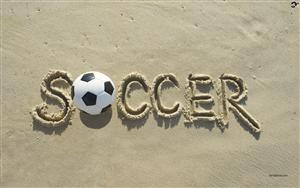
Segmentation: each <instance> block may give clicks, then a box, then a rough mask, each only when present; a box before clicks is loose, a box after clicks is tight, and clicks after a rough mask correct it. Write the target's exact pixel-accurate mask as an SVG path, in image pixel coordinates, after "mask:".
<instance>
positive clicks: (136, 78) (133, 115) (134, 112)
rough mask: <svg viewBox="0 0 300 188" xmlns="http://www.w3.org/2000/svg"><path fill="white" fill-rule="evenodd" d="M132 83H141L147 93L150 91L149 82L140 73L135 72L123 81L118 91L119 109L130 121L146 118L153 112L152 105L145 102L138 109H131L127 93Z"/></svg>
mask: <svg viewBox="0 0 300 188" xmlns="http://www.w3.org/2000/svg"><path fill="white" fill-rule="evenodd" d="M131 82H137V83H139V84H140V85H141V86H142V87H143V89H144V91H145V92H148V91H149V90H150V87H149V84H148V81H147V79H146V77H145V76H144V75H142V74H140V73H137V72H133V73H130V74H128V75H127V76H126V77H125V78H123V80H122V81H121V83H120V85H119V89H118V95H117V98H116V99H117V107H118V110H119V111H120V112H121V114H122V115H123V116H124V117H125V118H127V119H130V120H138V119H141V118H143V117H145V116H146V115H147V114H148V113H149V111H150V110H151V105H150V104H149V103H146V102H143V103H141V104H140V106H139V107H138V108H136V109H134V108H133V107H131V106H130V105H129V104H128V102H127V101H126V93H127V88H128V85H129V84H130V83H131Z"/></svg>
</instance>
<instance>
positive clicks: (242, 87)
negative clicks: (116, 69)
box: [220, 74, 261, 132]
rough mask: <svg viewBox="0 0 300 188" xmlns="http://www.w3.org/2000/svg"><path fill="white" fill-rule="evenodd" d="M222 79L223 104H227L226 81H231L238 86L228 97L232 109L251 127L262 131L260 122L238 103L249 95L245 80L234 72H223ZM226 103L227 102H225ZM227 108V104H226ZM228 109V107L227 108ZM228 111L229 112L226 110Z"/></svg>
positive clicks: (253, 129) (255, 130)
mask: <svg viewBox="0 0 300 188" xmlns="http://www.w3.org/2000/svg"><path fill="white" fill-rule="evenodd" d="M220 81H221V90H222V91H221V93H222V94H221V98H222V100H223V101H225V102H223V105H224V106H225V105H226V96H225V82H231V83H232V84H234V85H235V86H236V88H237V92H235V93H233V94H232V95H231V96H229V97H228V98H227V100H228V102H229V103H230V107H229V108H230V109H231V110H232V111H233V112H235V113H236V114H237V115H238V116H239V117H241V118H242V119H243V120H244V121H245V122H246V123H247V125H248V126H249V127H250V128H251V130H252V131H254V132H260V131H261V128H260V123H259V122H258V121H257V120H256V119H255V118H254V117H253V116H252V115H251V114H250V113H249V112H248V111H247V110H246V109H245V108H243V107H242V106H241V105H239V104H238V102H240V101H241V100H242V99H244V98H245V97H247V93H248V89H247V86H246V84H245V83H244V81H243V80H242V79H241V78H240V77H238V76H236V75H233V74H222V75H221V76H220ZM224 103H225V104H224ZM225 108H226V106H225ZM226 110H227V108H226ZM226 113H227V112H226Z"/></svg>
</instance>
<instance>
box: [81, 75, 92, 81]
mask: <svg viewBox="0 0 300 188" xmlns="http://www.w3.org/2000/svg"><path fill="white" fill-rule="evenodd" d="M93 79H95V75H94V74H93V73H86V74H84V75H83V76H82V78H81V80H82V81H85V82H89V81H91V80H93Z"/></svg>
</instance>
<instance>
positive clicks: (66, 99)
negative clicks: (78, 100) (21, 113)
mask: <svg viewBox="0 0 300 188" xmlns="http://www.w3.org/2000/svg"><path fill="white" fill-rule="evenodd" d="M56 81H65V82H67V83H68V84H69V85H70V86H71V85H72V82H73V81H72V78H71V75H70V74H69V73H68V72H65V71H60V70H50V71H49V72H48V73H47V75H46V76H45V77H44V78H43V80H42V83H41V92H42V94H44V95H45V96H46V97H48V98H50V99H54V100H56V101H57V102H58V103H59V104H60V105H61V107H62V110H60V111H59V112H57V113H48V105H47V103H45V102H43V103H41V104H39V105H37V106H35V107H34V108H33V110H32V112H31V115H32V118H33V119H34V120H35V121H37V122H39V123H40V124H41V125H43V126H46V127H58V126H62V125H66V124H68V123H69V122H70V121H71V116H72V113H73V112H74V110H75V108H74V107H73V105H72V99H71V97H70V95H68V94H65V93H64V92H63V91H61V90H60V89H58V88H57V87H54V86H53V83H54V82H56Z"/></svg>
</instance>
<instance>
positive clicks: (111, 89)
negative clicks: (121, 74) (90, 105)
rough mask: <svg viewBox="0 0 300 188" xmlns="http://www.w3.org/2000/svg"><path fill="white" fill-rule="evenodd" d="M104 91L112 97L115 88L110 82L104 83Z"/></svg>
mask: <svg viewBox="0 0 300 188" xmlns="http://www.w3.org/2000/svg"><path fill="white" fill-rule="evenodd" d="M104 91H105V92H106V93H108V94H110V95H112V93H113V92H114V87H113V85H112V84H111V83H110V81H107V82H105V83H104Z"/></svg>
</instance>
